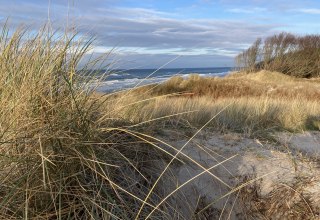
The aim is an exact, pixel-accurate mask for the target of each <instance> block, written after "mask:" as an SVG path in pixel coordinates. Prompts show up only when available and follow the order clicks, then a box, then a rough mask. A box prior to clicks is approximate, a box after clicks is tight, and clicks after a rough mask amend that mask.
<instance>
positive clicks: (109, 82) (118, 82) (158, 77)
mask: <svg viewBox="0 0 320 220" xmlns="http://www.w3.org/2000/svg"><path fill="white" fill-rule="evenodd" d="M233 69H234V67H211V68H210V67H206V68H167V69H129V70H124V69H114V70H109V71H106V70H101V71H99V72H100V73H101V74H106V75H105V77H104V79H103V80H102V82H99V84H98V87H97V88H96V90H97V91H98V92H103V93H107V92H113V91H118V90H123V89H130V88H134V87H136V86H142V85H148V84H153V83H161V82H164V81H166V80H168V79H169V78H171V77H173V76H181V77H183V78H187V77H188V76H189V75H190V74H199V75H200V76H201V77H223V76H225V75H227V74H228V73H229V72H230V71H232V70H233Z"/></svg>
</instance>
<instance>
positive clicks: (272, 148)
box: [162, 131, 320, 219]
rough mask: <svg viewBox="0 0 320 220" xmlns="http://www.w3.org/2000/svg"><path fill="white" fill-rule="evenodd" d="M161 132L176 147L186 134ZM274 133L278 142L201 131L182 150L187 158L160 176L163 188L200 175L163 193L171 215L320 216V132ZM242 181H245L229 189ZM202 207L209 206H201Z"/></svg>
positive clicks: (172, 186)
mask: <svg viewBox="0 0 320 220" xmlns="http://www.w3.org/2000/svg"><path fill="white" fill-rule="evenodd" d="M165 136H166V137H165V138H164V139H166V140H168V139H169V138H170V137H171V142H170V143H171V144H172V146H175V147H176V148H177V149H181V147H182V146H183V145H184V144H185V143H186V141H187V140H188V139H186V138H185V137H182V136H180V135H179V134H174V135H173V133H172V132H168V133H167V135H165ZM173 136H174V138H173ZM277 136H278V137H279V138H277V139H278V140H279V143H278V144H275V143H273V144H268V143H261V142H260V141H259V140H257V139H250V138H247V137H243V136H241V135H239V134H233V133H229V134H220V133H215V132H209V131H206V132H202V133H201V134H200V135H199V136H197V138H195V139H194V140H192V141H191V142H190V144H188V145H187V146H186V147H185V148H184V149H183V150H182V152H183V153H184V154H185V155H187V156H183V155H182V156H181V157H180V159H182V160H183V161H185V164H181V163H178V164H175V165H174V169H173V171H172V172H171V174H170V175H167V176H166V179H165V181H164V182H163V184H164V185H163V186H164V189H165V190H166V191H167V193H170V192H171V191H172V190H174V189H175V188H177V186H181V185H182V184H184V183H186V182H188V181H189V180H190V179H191V178H193V177H194V176H196V175H199V177H197V178H196V179H194V180H192V181H190V182H188V183H187V184H185V185H183V187H181V189H180V190H179V191H178V192H176V193H174V194H173V195H172V196H170V198H168V199H167V201H169V202H170V204H171V205H172V207H175V209H176V211H177V212H178V214H177V213H175V216H179V217H181V218H184V219H190V218H191V216H192V218H196V217H197V218H199V219H219V218H221V219H228V218H229V217H230V219H265V218H266V217H267V218H270V219H315V218H317V216H318V217H319V214H320V181H319V180H320V168H319V160H318V161H317V159H319V157H318V155H316V154H315V152H319V149H320V142H319V140H320V132H313V133H305V134H295V135H292V134H284V133H281V134H277ZM162 138H163V137H162ZM234 155H236V156H235V157H234V158H232V159H230V160H228V161H225V162H224V163H222V164H220V165H218V166H216V167H214V168H212V169H211V170H210V174H209V173H208V172H203V168H210V167H212V166H215V165H217V164H218V163H219V162H222V161H224V160H226V159H228V158H230V157H232V156H234ZM310 156H312V157H310ZM187 157H189V158H187ZM190 159H192V160H194V162H191V160H190ZM196 163H198V164H196ZM200 166H202V168H201V167H200ZM201 173H203V174H201ZM200 174H201V175H200ZM219 179H220V180H219ZM252 179H255V181H251V180H252ZM249 181H251V182H249ZM241 184H246V186H243V187H241V188H242V189H241V190H235V192H234V193H230V192H231V191H232V190H233V189H235V188H236V187H237V186H239V185H241ZM210 204H211V205H210ZM205 207H208V208H207V209H205V210H203V209H204V208H205ZM201 210H203V211H202V212H201ZM199 211H200V213H199V214H198V215H195V213H198V212H199Z"/></svg>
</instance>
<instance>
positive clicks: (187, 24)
mask: <svg viewBox="0 0 320 220" xmlns="http://www.w3.org/2000/svg"><path fill="white" fill-rule="evenodd" d="M48 15H49V17H50V20H51V22H52V24H53V27H54V28H59V29H61V30H63V29H65V28H66V27H67V26H69V27H70V26H76V27H77V31H78V32H79V33H80V34H81V35H84V36H90V35H94V36H96V38H97V40H96V42H95V46H96V47H95V50H94V51H92V52H93V53H94V54H100V53H104V52H107V51H109V50H110V49H111V48H114V47H115V48H116V50H115V51H114V53H113V55H114V56H113V59H115V60H116V61H117V62H116V64H115V66H116V67H120V68H156V67H160V66H161V65H163V64H165V63H167V62H168V61H170V60H172V59H174V58H176V57H177V56H178V58H177V59H175V60H174V61H172V62H171V63H170V64H168V66H167V67H183V68H184V67H215V66H233V57H234V56H235V55H236V54H237V53H238V52H239V51H241V50H243V49H245V48H247V47H248V46H249V45H250V44H251V43H252V42H253V41H254V40H255V39H256V38H257V37H262V38H263V37H266V36H269V35H273V34H275V33H278V32H281V31H287V32H292V33H296V34H320V22H319V21H320V1H319V0H300V1H298V0H267V1H265V0H171V1H169V0H140V1H137V0H69V1H68V0H29V1H22V0H7V1H3V0H0V19H1V20H0V21H1V22H2V23H3V22H4V21H5V19H6V18H7V17H9V19H10V23H11V25H12V26H18V25H19V24H25V25H28V26H30V28H37V27H39V26H41V25H43V24H44V23H45V22H46V21H47V20H48ZM68 15H69V16H68ZM88 56H89V55H88Z"/></svg>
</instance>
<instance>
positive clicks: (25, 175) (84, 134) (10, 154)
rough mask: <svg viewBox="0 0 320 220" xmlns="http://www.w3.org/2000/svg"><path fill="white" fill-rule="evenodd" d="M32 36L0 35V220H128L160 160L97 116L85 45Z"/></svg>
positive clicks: (156, 151) (141, 140)
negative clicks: (84, 61) (155, 164)
mask: <svg viewBox="0 0 320 220" xmlns="http://www.w3.org/2000/svg"><path fill="white" fill-rule="evenodd" d="M32 33H33V32H29V31H28V30H26V29H23V28H20V29H17V30H15V31H14V32H13V33H11V30H9V28H8V27H4V28H3V29H2V34H1V35H0V219H132V218H133V217H134V216H135V214H136V211H137V210H136V209H137V207H139V206H140V205H141V203H142V202H143V199H142V198H144V196H145V195H146V194H147V193H148V188H149V186H150V185H152V181H155V179H156V176H155V175H156V173H157V172H156V170H157V168H156V167H154V166H151V164H152V163H153V161H155V160H156V161H158V163H161V161H163V163H164V161H165V160H166V158H170V153H169V152H166V151H164V150H160V148H159V147H158V148H156V147H155V146H157V145H156V144H155V143H154V141H150V140H149V141H148V140H147V139H148V138H146V137H143V136H141V134H139V133H135V134H133V133H130V132H129V131H128V130H126V129H118V128H117V127H115V123H114V121H113V120H112V119H110V118H105V117H104V114H103V113H102V111H101V107H102V104H103V102H104V100H103V99H101V97H100V96H97V95H93V94H92V92H93V90H94V88H92V86H91V85H92V84H91V81H92V80H94V79H93V78H92V77H91V76H90V75H91V73H93V72H94V71H92V68H93V67H94V65H96V64H97V63H101V62H103V61H101V60H99V59H101V58H99V59H97V60H90V61H88V62H87V63H85V65H83V66H84V67H83V68H80V67H79V63H80V61H81V60H83V58H84V56H85V54H86V53H87V52H88V51H90V49H91V44H92V40H91V39H89V40H84V39H80V37H79V36H77V35H72V36H70V35H69V34H59V33H58V32H55V33H51V32H50V31H47V30H46V28H43V29H41V30H40V31H39V32H37V33H35V34H32ZM117 121H119V120H117ZM151 146H152V147H151ZM159 196H160V194H159V195H158V191H157V189H155V191H154V192H153V193H152V194H151V195H150V199H149V201H148V202H146V203H145V208H144V209H143V210H142V211H143V212H142V216H144V214H143V213H144V212H147V210H148V209H153V208H154V207H155V205H154V204H153V200H155V201H157V200H158V198H159ZM159 209H160V208H159ZM159 209H157V210H156V214H159V213H158V212H160V211H158V210H159ZM165 209H166V204H163V206H162V207H161V210H162V211H161V213H163V212H164V211H163V210H165ZM163 215H164V216H165V214H163Z"/></svg>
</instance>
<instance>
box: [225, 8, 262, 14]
mask: <svg viewBox="0 0 320 220" xmlns="http://www.w3.org/2000/svg"><path fill="white" fill-rule="evenodd" d="M263 11H267V9H266V8H260V7H254V8H231V9H228V10H227V12H232V13H244V14H254V13H259V12H263Z"/></svg>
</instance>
